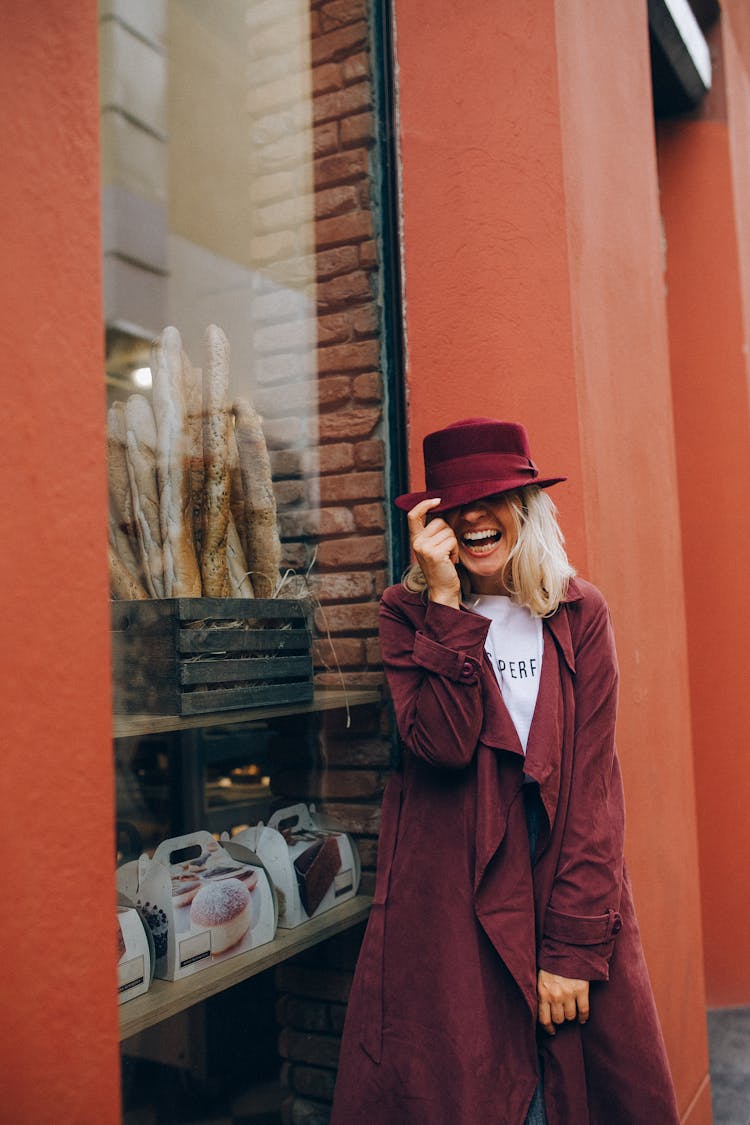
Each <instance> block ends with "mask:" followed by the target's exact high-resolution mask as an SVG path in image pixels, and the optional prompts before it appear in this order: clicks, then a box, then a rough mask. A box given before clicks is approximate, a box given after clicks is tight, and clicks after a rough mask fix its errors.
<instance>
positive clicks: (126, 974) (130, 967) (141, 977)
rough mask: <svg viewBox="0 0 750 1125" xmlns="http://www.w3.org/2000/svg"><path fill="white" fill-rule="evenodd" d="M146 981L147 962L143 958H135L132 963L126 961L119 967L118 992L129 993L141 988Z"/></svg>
mask: <svg viewBox="0 0 750 1125" xmlns="http://www.w3.org/2000/svg"><path fill="white" fill-rule="evenodd" d="M145 980H146V961H145V958H144V957H143V956H140V957H134V958H133V960H132V961H125V962H124V964H120V965H118V966H117V981H118V984H117V991H118V992H129V991H130V989H131V988H139V987H140V986H141V985H142V984H143V983H144V981H145Z"/></svg>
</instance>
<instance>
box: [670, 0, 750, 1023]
mask: <svg viewBox="0 0 750 1125" xmlns="http://www.w3.org/2000/svg"><path fill="white" fill-rule="evenodd" d="M726 11H727V12H728V15H725V17H724V21H723V26H722V28H721V29H719V28H718V27H717V28H716V29H715V30H714V33H713V39H714V42H713V44H712V46H713V51H712V54H713V58H714V90H713V92H712V94H711V96H710V98H709V100H708V102H707V104H706V106H705V108H704V110H703V112H702V113H701V114H700V115H699V116H697V117H694V118H692V119H688V120H682V121H673V122H664V123H662V124H661V126H660V128H659V132H658V152H659V175H660V181H661V205H662V212H663V217H664V229H665V235H666V248H667V250H666V252H667V275H666V280H667V308H668V313H669V340H670V349H671V362H672V394H673V399H674V413H675V425H676V441H677V464H678V470H679V484H680V504H681V519H682V536H683V545H684V567H685V585H686V594H687V626H688V644H689V657H690V695H691V707H692V725H693V742H694V752H695V775H696V785H697V793H698V804H697V808H698V830H699V846H700V866H701V885H702V906H703V929H704V951H705V966H706V985H707V992H708V1000H709V1003H710V1004H712V1005H724V1004H742V1003H744V1004H747V1003H748V1002H750V965H748V961H747V957H746V956H743V954H742V948H743V947H742V940H741V935H744V934H746V933H747V929H748V926H750V903H748V901H747V898H746V896H743V895H742V894H741V893H738V884H737V870H738V865H741V864H742V862H743V860H742V857H744V856H746V855H747V853H748V851H749V850H750V821H749V820H748V816H747V809H748V805H749V804H750V771H749V770H748V766H747V731H748V729H750V694H749V693H748V691H747V684H746V677H745V675H744V663H743V657H742V653H743V634H744V633H745V632H746V631H747V629H748V627H750V586H749V585H748V583H747V581H746V577H745V574H744V567H745V560H746V559H747V558H748V557H749V556H750V507H749V506H748V502H747V497H746V488H747V481H748V480H750V441H749V440H748V438H749V437H750V404H749V402H748V358H747V325H748V324H750V315H748V314H749V313H750V289H749V288H748V280H749V279H748V277H747V273H746V270H743V264H744V263H743V254H744V255H747V250H746V249H743V244H742V238H741V236H742V234H743V233H746V232H747V230H748V224H750V206H749V205H748V202H747V198H748V197H747V188H748V186H750V185H748V184H747V182H744V183H743V180H744V181H746V180H747V172H746V168H747V167H748V166H750V165H749V164H748V158H749V156H750V153H748V151H747V149H748V144H749V143H750V142H749V141H748V132H747V129H746V128H745V127H743V128H735V129H734V130H733V129H732V126H731V124H730V118H731V116H732V115H734V116H735V124H736V125H738V124H739V125H742V126H746V125H747V124H748V123H749V122H750V93H749V92H748V87H747V79H746V75H745V70H744V69H743V67H742V61H741V60H742V56H741V51H742V43H741V41H739V40H737V39H736V38H735V35H734V30H733V27H732V23H731V15H732V5H728V6H727V9H726ZM747 48H750V36H748V37H747V39H746V53H745V54H744V60H745V63H744V65H745V67H746V66H747V60H748V58H749V57H750V54H748V53H747Z"/></svg>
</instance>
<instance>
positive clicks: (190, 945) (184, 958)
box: [179, 930, 211, 969]
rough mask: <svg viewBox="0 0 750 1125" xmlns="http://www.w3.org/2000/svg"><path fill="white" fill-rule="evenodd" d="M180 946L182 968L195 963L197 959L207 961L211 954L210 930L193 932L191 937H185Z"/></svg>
mask: <svg viewBox="0 0 750 1125" xmlns="http://www.w3.org/2000/svg"><path fill="white" fill-rule="evenodd" d="M179 946H180V954H179V956H180V968H181V969H184V968H185V967H186V966H187V965H194V964H195V963H196V961H205V959H206V958H207V957H210V956H211V933H210V931H209V930H204V931H203V933H200V934H192V935H191V936H190V937H187V938H183V939H182V941H181V942H180V943H179Z"/></svg>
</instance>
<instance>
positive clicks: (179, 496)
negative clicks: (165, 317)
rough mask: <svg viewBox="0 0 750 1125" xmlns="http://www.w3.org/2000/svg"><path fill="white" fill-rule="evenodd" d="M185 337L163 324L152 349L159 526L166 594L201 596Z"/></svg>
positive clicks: (186, 596)
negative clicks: (190, 450)
mask: <svg viewBox="0 0 750 1125" xmlns="http://www.w3.org/2000/svg"><path fill="white" fill-rule="evenodd" d="M185 365H188V366H189V360H188V359H187V357H186V356H184V355H183V351H182V340H181V338H180V333H179V332H178V331H177V329H176V328H172V327H169V328H165V329H164V331H163V332H162V334H161V336H160V337H159V338H158V340H157V341H156V342H155V344H154V346H153V348H152V351H151V372H152V375H153V395H152V397H153V407H154V417H155V419H156V472H157V480H158V485H159V531H160V534H161V542H162V552H163V556H164V595H165V597H167V598H183V597H184V598H191V597H193V598H199V597H200V595H201V576H200V571H199V569H198V560H197V558H196V556H195V544H194V539H193V497H192V491H191V483H190V461H189V452H188V434H187V411H186V409H185V387H184V380H185V377H184V367H185Z"/></svg>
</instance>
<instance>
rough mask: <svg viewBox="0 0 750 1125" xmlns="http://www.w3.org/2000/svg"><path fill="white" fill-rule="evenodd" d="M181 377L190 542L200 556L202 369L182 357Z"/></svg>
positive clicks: (202, 476) (197, 556) (202, 477)
mask: <svg viewBox="0 0 750 1125" xmlns="http://www.w3.org/2000/svg"><path fill="white" fill-rule="evenodd" d="M183 373H184V376H185V409H186V411H187V424H186V427H187V428H186V433H187V452H188V460H189V463H190V494H191V499H192V508H193V542H194V546H195V557H196V559H200V557H201V535H202V530H201V522H202V520H203V483H204V478H205V470H204V466H203V372H202V371H201V369H200V367H193V365H192V363H190V361H189V360H188V358H187V356H184V357H183Z"/></svg>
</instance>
